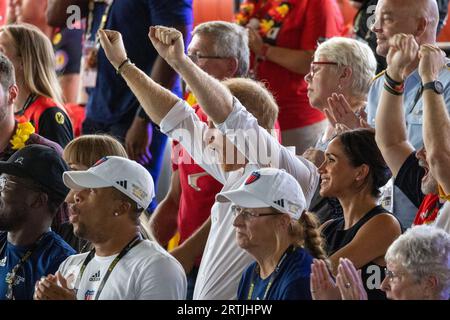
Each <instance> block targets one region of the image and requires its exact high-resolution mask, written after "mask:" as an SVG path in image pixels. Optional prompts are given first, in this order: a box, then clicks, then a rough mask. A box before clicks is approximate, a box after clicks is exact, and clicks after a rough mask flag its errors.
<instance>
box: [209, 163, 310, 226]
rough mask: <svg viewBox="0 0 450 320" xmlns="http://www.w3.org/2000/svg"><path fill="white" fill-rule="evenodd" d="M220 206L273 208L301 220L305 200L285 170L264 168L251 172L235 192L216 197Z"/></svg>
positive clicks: (297, 185) (226, 192)
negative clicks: (231, 204)
mask: <svg viewBox="0 0 450 320" xmlns="http://www.w3.org/2000/svg"><path fill="white" fill-rule="evenodd" d="M216 200H217V201H218V202H230V201H231V202H233V203H234V204H236V205H238V206H240V207H243V208H266V207H272V208H275V209H277V210H278V211H281V212H284V213H287V214H289V215H290V216H291V218H292V219H295V220H298V219H300V217H301V215H302V213H303V211H304V210H305V209H306V200H305V196H304V195H303V191H302V189H301V187H300V185H299V184H298V182H297V180H295V178H294V177H293V176H291V175H290V174H289V173H287V172H286V171H284V170H280V169H275V168H263V169H259V170H257V171H254V172H252V173H251V174H250V175H249V176H248V178H247V179H246V180H245V182H244V183H243V184H242V185H241V186H240V187H239V188H238V189H236V190H230V191H225V192H222V193H219V194H218V195H217V196H216Z"/></svg>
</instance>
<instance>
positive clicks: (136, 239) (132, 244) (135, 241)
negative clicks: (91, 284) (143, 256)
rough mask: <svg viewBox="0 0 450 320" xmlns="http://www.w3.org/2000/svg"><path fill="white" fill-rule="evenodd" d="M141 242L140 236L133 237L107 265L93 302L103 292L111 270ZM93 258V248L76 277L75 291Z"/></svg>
mask: <svg viewBox="0 0 450 320" xmlns="http://www.w3.org/2000/svg"><path fill="white" fill-rule="evenodd" d="M141 241H142V237H141V235H138V236H136V237H134V238H133V240H131V241H130V242H129V243H128V244H127V245H126V246H125V248H123V249H122V251H120V253H119V255H118V256H117V257H115V258H114V260H113V262H111V264H110V265H109V267H108V270H107V272H106V274H105V275H104V276H103V279H102V281H101V283H100V285H99V287H98V289H97V293H96V294H95V298H94V300H98V298H99V296H100V293H101V292H102V291H103V288H104V286H105V284H106V281H107V280H108V278H109V276H110V275H111V272H112V271H113V269H114V267H115V266H116V265H117V263H118V262H119V261H120V259H122V258H123V257H124V256H125V255H126V254H127V253H128V252H129V251H130V250H131V249H133V247H135V246H136V245H138V244H139V243H140V242H141ZM94 256H95V248H94V249H92V250H91V251H90V252H89V254H88V256H87V257H86V259H85V260H84V262H83V265H82V266H81V269H80V273H79V275H78V277H77V281H76V284H75V289H77V290H79V285H80V283H81V279H82V278H83V274H84V271H85V270H86V267H87V265H88V264H89V262H90V261H91V260H92V258H94Z"/></svg>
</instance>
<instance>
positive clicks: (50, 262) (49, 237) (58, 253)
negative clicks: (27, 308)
mask: <svg viewBox="0 0 450 320" xmlns="http://www.w3.org/2000/svg"><path fill="white" fill-rule="evenodd" d="M6 236H7V233H6V232H4V233H1V234H0V248H3V250H2V252H1V253H0V300H5V299H6V293H7V290H8V284H7V283H6V281H5V280H6V277H7V275H8V273H9V272H10V271H11V270H12V269H13V268H14V266H15V265H16V264H17V263H18V262H19V261H20V259H21V258H22V257H23V255H24V254H25V253H26V252H27V251H28V250H29V249H30V248H29V247H20V246H14V245H12V244H11V243H9V242H7V240H6ZM5 243H6V245H5ZM73 254H76V252H75V250H74V249H72V247H70V246H69V245H68V244H67V243H66V242H64V240H63V239H62V238H61V237H60V236H58V235H57V234H56V233H54V232H53V231H50V232H47V233H46V234H45V235H44V237H43V238H42V240H41V242H40V243H39V246H38V247H37V248H36V249H35V250H34V251H33V253H32V255H31V257H30V258H29V259H28V260H26V261H25V263H24V264H23V266H22V267H21V268H19V270H18V272H17V276H16V280H15V282H14V286H13V294H14V298H15V299H16V300H32V299H33V294H34V286H35V284H36V281H38V280H39V279H40V278H41V277H43V276H47V275H48V274H54V273H55V272H56V271H57V270H58V267H59V265H60V264H61V263H62V262H63V261H64V260H65V259H66V258H67V257H68V256H71V255H73Z"/></svg>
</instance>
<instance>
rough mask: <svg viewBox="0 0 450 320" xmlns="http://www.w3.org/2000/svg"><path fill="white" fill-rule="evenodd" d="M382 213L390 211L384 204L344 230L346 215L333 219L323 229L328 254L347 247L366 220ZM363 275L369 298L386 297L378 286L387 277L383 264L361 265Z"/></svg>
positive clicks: (378, 298)
mask: <svg viewBox="0 0 450 320" xmlns="http://www.w3.org/2000/svg"><path fill="white" fill-rule="evenodd" d="M382 213H390V212H388V211H386V210H385V209H384V208H383V207H382V206H376V207H374V208H373V209H372V210H370V211H369V212H367V213H366V214H365V215H364V216H363V217H362V218H361V219H359V221H358V222H357V223H356V224H355V225H354V226H352V227H351V228H349V229H347V230H344V226H345V221H344V217H341V218H338V219H334V220H332V221H331V222H330V223H329V224H328V225H327V226H326V227H325V228H324V229H323V231H322V234H323V236H324V238H325V241H326V247H327V254H328V255H329V256H331V255H333V254H334V253H335V252H336V251H338V250H339V249H341V248H343V247H345V246H346V245H347V244H349V243H350V242H351V241H352V240H353V238H354V237H355V236H356V234H357V233H358V231H359V229H361V227H362V226H363V225H364V224H365V223H366V222H368V221H369V220H370V219H372V218H373V217H375V216H377V215H379V214H382ZM361 276H362V281H363V285H364V288H365V289H366V291H367V296H368V298H369V300H385V299H386V294H385V293H384V292H383V291H381V290H380V289H377V288H376V287H378V285H380V284H381V282H382V281H383V279H384V277H385V272H384V267H383V266H380V265H378V264H376V263H373V262H369V263H367V264H366V265H364V266H362V267H361Z"/></svg>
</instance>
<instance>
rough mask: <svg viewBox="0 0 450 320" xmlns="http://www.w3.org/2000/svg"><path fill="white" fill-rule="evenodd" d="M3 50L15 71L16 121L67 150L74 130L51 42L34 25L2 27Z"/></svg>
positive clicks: (1, 42) (1, 45)
mask: <svg viewBox="0 0 450 320" xmlns="http://www.w3.org/2000/svg"><path fill="white" fill-rule="evenodd" d="M0 50H1V52H3V53H4V54H5V55H6V56H7V57H8V58H9V59H10V60H11V62H12V63H13V65H14V69H15V74H16V80H17V86H18V87H19V95H18V97H17V100H16V102H15V115H16V119H17V120H18V121H19V122H27V121H29V122H31V123H32V124H33V126H34V127H35V129H36V133H38V134H39V135H41V136H43V137H45V138H47V139H50V140H52V141H54V142H57V143H58V144H59V145H61V147H65V146H66V145H67V143H69V141H70V140H72V139H73V129H72V124H71V122H70V119H69V117H68V115H67V113H66V111H65V109H64V107H63V101H62V98H61V87H60V85H59V83H58V79H57V76H56V72H55V56H54V52H53V47H52V44H51V43H50V40H49V39H48V38H47V37H46V36H45V34H44V33H42V31H40V30H39V29H38V28H37V27H34V26H32V25H28V24H21V25H8V26H4V27H2V28H0Z"/></svg>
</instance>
